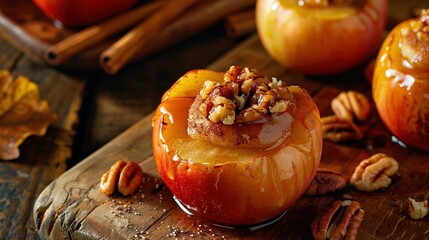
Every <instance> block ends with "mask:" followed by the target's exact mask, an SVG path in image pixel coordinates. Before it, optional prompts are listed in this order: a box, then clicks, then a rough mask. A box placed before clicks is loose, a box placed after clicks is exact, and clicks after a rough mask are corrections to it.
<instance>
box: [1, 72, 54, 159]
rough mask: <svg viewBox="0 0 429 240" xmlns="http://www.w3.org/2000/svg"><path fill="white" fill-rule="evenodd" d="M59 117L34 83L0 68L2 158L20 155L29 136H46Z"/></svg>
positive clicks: (13, 157) (12, 157)
mask: <svg viewBox="0 0 429 240" xmlns="http://www.w3.org/2000/svg"><path fill="white" fill-rule="evenodd" d="M56 118H57V117H56V115H55V113H53V112H52V111H51V110H50V109H49V106H48V103H47V102H46V101H44V100H40V99H39V88H38V87H37V85H36V84H35V83H34V82H31V81H30V80H29V79H28V78H26V77H24V76H19V77H18V78H16V79H15V80H14V79H13V78H12V77H11V76H10V73H9V71H6V70H2V71H0V159H3V160H12V159H15V158H18V157H19V149H18V147H19V145H20V144H21V143H22V142H23V141H24V140H25V139H26V138H27V137H28V136H30V135H38V136H43V135H44V134H45V133H46V129H47V128H48V125H49V124H51V123H54V122H55V120H56Z"/></svg>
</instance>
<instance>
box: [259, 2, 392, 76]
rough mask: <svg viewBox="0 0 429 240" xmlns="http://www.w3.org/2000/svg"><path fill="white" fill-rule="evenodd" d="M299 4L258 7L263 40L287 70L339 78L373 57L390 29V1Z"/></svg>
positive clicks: (269, 3)
mask: <svg viewBox="0 0 429 240" xmlns="http://www.w3.org/2000/svg"><path fill="white" fill-rule="evenodd" d="M297 2H298V1H297V0H258V2H257V12H256V17H257V27H258V33H259V36H260V38H261V41H262V43H263V45H264V47H265V49H266V50H267V51H268V52H269V53H270V55H271V56H272V57H273V58H275V59H276V60H277V61H278V62H280V63H281V64H283V65H284V66H286V67H288V68H292V69H294V70H296V71H300V72H303V73H309V74H328V73H336V72H340V71H344V70H346V69H349V68H351V67H353V66H356V65H357V64H359V63H361V62H362V61H364V60H365V59H367V58H368V57H369V56H370V55H371V54H374V53H375V51H376V49H377V47H378V45H379V43H380V41H381V37H382V33H383V30H384V27H385V24H386V15H387V2H386V0H364V1H355V2H354V3H353V4H350V5H333V6H328V7H305V6H299V5H298V4H297Z"/></svg>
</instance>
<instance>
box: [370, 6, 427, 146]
mask: <svg viewBox="0 0 429 240" xmlns="http://www.w3.org/2000/svg"><path fill="white" fill-rule="evenodd" d="M373 97H374V101H375V104H376V107H377V110H378V112H379V114H380V117H381V119H382V120H383V122H384V123H385V124H386V126H387V127H388V128H389V130H390V131H391V132H392V133H393V134H394V135H395V136H396V137H397V138H399V139H400V140H401V141H403V142H404V143H406V144H408V145H411V146H414V147H417V148H420V149H424V150H429V144H428V142H429V13H428V10H426V11H423V13H422V16H421V17H420V18H415V19H410V20H407V21H404V22H402V23H400V24H399V25H398V26H396V27H395V28H394V29H393V30H392V31H391V32H390V33H389V35H388V36H387V38H386V39H385V41H384V43H383V45H382V47H381V49H380V52H379V54H378V57H377V61H376V66H375V72H374V76H373Z"/></svg>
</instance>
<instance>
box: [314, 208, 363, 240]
mask: <svg viewBox="0 0 429 240" xmlns="http://www.w3.org/2000/svg"><path fill="white" fill-rule="evenodd" d="M364 214H365V212H364V210H363V209H362V208H361V206H360V204H359V203H358V202H356V201H350V200H345V201H335V202H333V203H332V205H331V207H330V208H329V209H328V210H327V211H326V212H324V213H321V214H319V215H318V216H317V217H316V218H315V219H314V220H313V222H312V223H311V231H312V232H313V237H314V239H316V240H325V239H356V236H357V234H358V230H359V227H360V225H361V223H362V221H363V216H364Z"/></svg>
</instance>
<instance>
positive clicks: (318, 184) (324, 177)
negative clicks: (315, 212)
mask: <svg viewBox="0 0 429 240" xmlns="http://www.w3.org/2000/svg"><path fill="white" fill-rule="evenodd" d="M346 185H347V182H346V179H345V178H344V177H343V175H341V174H340V173H338V172H335V171H331V170H318V171H317V173H316V176H315V177H314V178H313V181H312V182H311V184H310V186H309V187H308V188H307V191H306V192H305V194H307V195H310V196H316V195H324V194H327V193H331V192H335V191H336V190H340V189H343V188H344V187H345V186H346Z"/></svg>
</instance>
